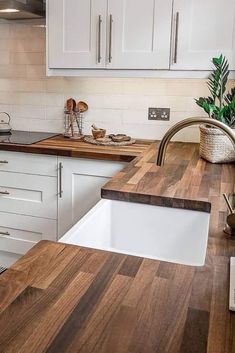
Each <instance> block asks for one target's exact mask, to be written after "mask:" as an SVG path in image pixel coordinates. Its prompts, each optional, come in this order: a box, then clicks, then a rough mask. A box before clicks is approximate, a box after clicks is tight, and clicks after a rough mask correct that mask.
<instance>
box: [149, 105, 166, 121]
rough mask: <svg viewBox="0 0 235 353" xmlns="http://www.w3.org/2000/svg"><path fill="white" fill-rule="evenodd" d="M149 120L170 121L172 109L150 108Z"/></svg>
mask: <svg viewBox="0 0 235 353" xmlns="http://www.w3.org/2000/svg"><path fill="white" fill-rule="evenodd" d="M148 120H162V121H169V120H170V108H149V112H148Z"/></svg>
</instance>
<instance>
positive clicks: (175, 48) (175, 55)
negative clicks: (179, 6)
mask: <svg viewBox="0 0 235 353" xmlns="http://www.w3.org/2000/svg"><path fill="white" fill-rule="evenodd" d="M179 19H180V14H179V12H176V15H175V42H174V57H173V63H174V64H177V59H178V40H179Z"/></svg>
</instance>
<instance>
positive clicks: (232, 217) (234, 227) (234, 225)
mask: <svg viewBox="0 0 235 353" xmlns="http://www.w3.org/2000/svg"><path fill="white" fill-rule="evenodd" d="M227 224H228V226H229V227H230V232H231V233H230V234H231V236H232V237H234V236H235V213H231V214H229V215H228V217H227Z"/></svg>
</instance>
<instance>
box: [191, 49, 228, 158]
mask: <svg viewBox="0 0 235 353" xmlns="http://www.w3.org/2000/svg"><path fill="white" fill-rule="evenodd" d="M212 62H213V65H214V67H215V68H214V70H213V72H212V74H211V76H210V77H209V79H208V82H207V85H208V88H209V91H210V93H211V95H210V96H209V97H206V98H205V97H200V98H199V99H196V103H197V104H198V105H199V106H200V107H202V108H203V109H204V111H205V112H206V113H207V114H208V115H209V117H210V118H211V119H216V120H219V121H221V122H223V123H224V124H226V125H228V126H229V127H231V128H232V129H235V87H234V88H232V89H231V91H230V92H228V91H227V82H228V76H229V64H228V61H227V59H226V58H225V57H224V56H223V55H221V56H220V57H218V58H213V59H212ZM200 155H201V157H202V158H204V159H206V160H207V161H209V162H211V163H228V162H234V161H235V151H234V147H233V145H232V143H231V142H230V140H229V139H228V137H227V136H225V135H224V134H223V132H221V131H220V130H219V129H217V128H214V127H210V126H207V125H201V126H200Z"/></svg>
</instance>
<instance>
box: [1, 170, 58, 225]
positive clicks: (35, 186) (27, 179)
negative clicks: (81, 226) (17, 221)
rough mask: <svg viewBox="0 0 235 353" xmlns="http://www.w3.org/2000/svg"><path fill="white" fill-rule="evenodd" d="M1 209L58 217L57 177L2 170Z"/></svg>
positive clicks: (37, 215) (30, 214)
mask: <svg viewBox="0 0 235 353" xmlns="http://www.w3.org/2000/svg"><path fill="white" fill-rule="evenodd" d="M0 211H1V212H10V213H19V214H23V215H29V216H35V217H43V218H44V217H45V218H52V219H57V178H55V177H47V176H40V175H29V174H21V173H8V172H0Z"/></svg>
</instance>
